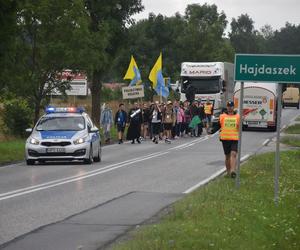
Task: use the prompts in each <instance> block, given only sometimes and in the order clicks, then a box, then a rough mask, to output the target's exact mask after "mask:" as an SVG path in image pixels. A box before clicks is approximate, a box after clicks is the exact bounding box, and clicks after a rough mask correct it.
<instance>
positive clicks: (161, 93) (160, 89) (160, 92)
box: [159, 86, 162, 103]
mask: <svg viewBox="0 0 300 250" xmlns="http://www.w3.org/2000/svg"><path fill="white" fill-rule="evenodd" d="M159 100H160V103H162V86H160V98H159Z"/></svg>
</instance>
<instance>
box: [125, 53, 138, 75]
mask: <svg viewBox="0 0 300 250" xmlns="http://www.w3.org/2000/svg"><path fill="white" fill-rule="evenodd" d="M135 67H136V68H137V65H136V62H135V60H134V57H133V56H131V60H130V63H129V66H128V69H127V72H126V74H125V76H124V78H123V79H124V80H125V79H129V80H132V79H133V78H134V77H135V72H134V68H135Z"/></svg>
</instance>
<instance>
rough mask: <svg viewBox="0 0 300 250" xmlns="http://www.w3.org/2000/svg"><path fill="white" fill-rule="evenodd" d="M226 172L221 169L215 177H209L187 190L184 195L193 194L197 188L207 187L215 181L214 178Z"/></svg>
mask: <svg viewBox="0 0 300 250" xmlns="http://www.w3.org/2000/svg"><path fill="white" fill-rule="evenodd" d="M224 172H225V168H224V169H221V170H219V171H217V172H216V173H214V174H213V175H211V176H209V177H208V178H206V179H204V180H203V181H201V182H199V183H197V184H196V185H194V186H192V187H191V188H189V189H187V190H186V191H184V192H183V194H189V193H191V192H193V191H194V190H196V189H197V188H199V187H201V186H203V185H205V184H206V183H208V182H210V181H211V180H213V179H214V178H216V177H217V176H219V175H221V174H223V173H224Z"/></svg>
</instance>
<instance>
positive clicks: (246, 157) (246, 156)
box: [241, 155, 250, 162]
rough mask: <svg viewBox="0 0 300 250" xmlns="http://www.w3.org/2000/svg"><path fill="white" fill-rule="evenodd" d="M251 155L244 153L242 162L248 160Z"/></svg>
mask: <svg viewBox="0 0 300 250" xmlns="http://www.w3.org/2000/svg"><path fill="white" fill-rule="evenodd" d="M249 157H250V155H244V156H243V157H242V158H241V162H243V161H245V160H247V159H248V158H249Z"/></svg>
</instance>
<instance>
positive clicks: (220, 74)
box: [179, 62, 234, 132]
mask: <svg viewBox="0 0 300 250" xmlns="http://www.w3.org/2000/svg"><path fill="white" fill-rule="evenodd" d="M233 73H234V65H233V64H232V63H228V62H183V63H182V64H181V74H180V77H181V86H180V88H179V91H180V100H181V101H185V100H189V101H190V102H192V101H193V100H200V101H201V102H202V103H205V102H206V101H207V100H209V101H210V102H211V103H213V116H212V132H214V131H216V130H218V129H219V116H220V113H221V111H222V109H223V108H225V107H226V102H227V101H228V100H233V91H234V80H233Z"/></svg>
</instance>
